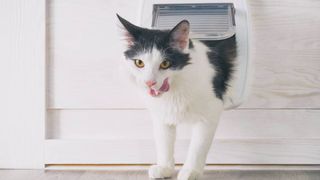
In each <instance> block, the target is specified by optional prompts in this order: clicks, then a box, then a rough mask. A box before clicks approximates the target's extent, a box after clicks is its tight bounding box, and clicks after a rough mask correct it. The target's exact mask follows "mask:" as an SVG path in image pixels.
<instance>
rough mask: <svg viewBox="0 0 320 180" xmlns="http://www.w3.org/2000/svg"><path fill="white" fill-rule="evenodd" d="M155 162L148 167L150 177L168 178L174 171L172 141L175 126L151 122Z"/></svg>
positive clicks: (173, 140) (173, 139)
mask: <svg viewBox="0 0 320 180" xmlns="http://www.w3.org/2000/svg"><path fill="white" fill-rule="evenodd" d="M153 125H154V128H153V129H154V130H153V131H154V137H155V143H156V152H157V164H156V165H153V166H151V167H150V168H149V177H150V178H169V177H171V176H172V175H173V173H174V142H175V137H176V126H175V125H167V124H165V123H163V122H156V121H154V122H153Z"/></svg>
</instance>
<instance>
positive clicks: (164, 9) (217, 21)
mask: <svg viewBox="0 0 320 180" xmlns="http://www.w3.org/2000/svg"><path fill="white" fill-rule="evenodd" d="M234 13H235V8H234V6H233V4H232V3H205V4H203V3H202V4H154V6H153V19H152V27H153V28H156V29H171V28H172V27H174V26H175V25H176V24H177V23H179V22H180V21H181V20H184V19H187V20H188V21H189V22H190V24H191V38H193V39H199V40H221V39H226V38H228V37H231V36H232V35H234V34H235V20H234Z"/></svg>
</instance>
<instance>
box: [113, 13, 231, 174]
mask: <svg viewBox="0 0 320 180" xmlns="http://www.w3.org/2000/svg"><path fill="white" fill-rule="evenodd" d="M117 17H118V19H119V21H120V23H121V24H122V26H123V29H124V31H125V35H124V36H125V40H126V44H127V49H126V50H125V51H124V56H125V58H126V62H125V65H126V69H127V70H128V71H129V74H130V76H131V78H132V80H133V81H134V83H135V84H136V85H137V87H138V88H139V89H141V92H142V94H143V96H144V99H145V100H146V104H147V107H148V109H149V111H150V113H151V116H152V118H153V126H154V128H153V129H154V138H155V144H156V153H157V164H156V165H152V166H151V167H150V168H149V177H150V178H170V177H172V176H173V173H174V165H175V161H174V143H175V136H176V126H177V125H179V124H180V123H190V124H191V126H192V137H191V143H190V147H189V150H188V155H187V159H186V161H185V163H184V165H183V167H182V169H181V170H180V171H179V173H178V180H195V179H199V178H200V177H201V175H202V172H203V169H204V167H205V162H206V157H207V154H208V151H209V148H210V146H211V142H212V140H213V137H214V133H215V129H216V126H217V123H218V121H219V118H220V115H221V113H222V111H223V110H224V109H225V105H224V104H225V99H226V98H227V96H228V93H229V91H231V89H232V81H233V72H234V71H235V67H236V66H235V59H236V57H237V46H236V36H235V35H233V36H232V37H229V38H227V39H225V40H219V41H197V40H194V39H191V38H190V37H189V36H190V35H189V34H190V23H189V22H188V21H187V20H182V21H181V22H179V23H178V24H177V25H176V26H175V27H173V28H172V29H171V30H157V29H147V28H142V27H138V26H136V25H134V24H132V23H130V22H128V21H127V20H125V19H124V18H122V17H120V16H119V15H118V14H117Z"/></svg>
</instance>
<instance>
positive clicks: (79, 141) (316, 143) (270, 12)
mask: <svg viewBox="0 0 320 180" xmlns="http://www.w3.org/2000/svg"><path fill="white" fill-rule="evenodd" d="M142 2H143V1H125V0H119V1H103V0H97V1H87V0H69V1H63V0H51V1H44V0H31V1H28V2H26V1H23V0H10V1H9V0H0V26H1V28H0V34H1V41H0V49H2V51H1V53H0V68H1V70H0V73H1V75H0V80H1V81H0V82H2V84H1V93H0V99H1V101H0V109H1V111H0V112H1V113H0V168H41V167H44V164H109V163H116V164H123V163H125V164H130V163H132V164H135V163H153V162H154V157H155V155H154V145H153V140H152V136H151V134H152V129H151V121H150V117H149V114H148V112H147V111H146V110H145V108H144V104H143V102H141V100H140V98H139V96H138V95H137V93H136V92H135V89H134V87H133V86H132V85H131V84H130V83H129V82H128V81H127V80H126V79H125V78H123V77H122V73H121V71H120V70H119V69H118V67H119V62H121V60H123V57H122V56H121V54H122V50H121V49H122V45H123V44H122V41H121V38H120V36H119V35H120V34H121V33H119V28H118V27H117V25H116V24H117V20H116V18H115V13H119V14H121V15H122V16H123V17H125V18H127V19H129V20H130V21H132V22H134V23H139V22H140V19H141V18H140V13H139V12H140V11H141V8H142V4H141V3H142ZM188 2H189V1H188ZM190 2H191V1H190ZM247 2H248V10H249V13H250V16H249V18H250V20H251V28H250V33H251V36H250V40H251V51H250V55H251V60H252V67H253V69H254V73H253V74H252V75H251V77H252V84H251V93H250V95H249V97H248V101H247V102H245V103H244V104H243V105H242V106H241V107H239V108H238V109H236V110H232V111H227V112H225V113H224V115H223V117H222V120H221V122H220V125H219V127H218V130H217V133H216V140H215V141H214V145H213V147H212V149H211V151H210V153H209V157H208V163H214V164H319V163H320V130H319V129H320V78H319V77H320V76H319V75H320V60H319V59H320V34H319V29H320V12H319V8H320V1H317V0H305V1H300V0H283V1H277V0H248V1H247ZM45 3H47V9H48V12H47V16H48V17H47V18H48V19H47V24H45V22H46V21H45V15H46V14H45V13H46V11H45V10H46V7H45ZM45 25H47V37H46V36H45V30H46V29H45ZM120 32H121V31H120ZM46 40H47V42H46V43H47V44H45V41H46ZM46 45H47V48H48V62H47V63H46V59H45V53H46V51H45V50H46ZM46 64H47V72H45V70H46V69H45V65H46ZM45 73H47V75H48V77H47V80H48V81H47V90H48V91H47V93H46V91H45V79H46V75H45ZM120 79H121V80H120ZM126 89H132V91H130V93H128V91H127V90H126ZM45 93H46V94H45ZM46 97H47V98H48V104H47V105H46V104H45V102H46V101H45V98H46ZM45 108H47V109H48V111H47V116H48V118H47V119H46V118H45ZM45 123H46V127H45ZM189 132H190V128H189V127H187V126H183V127H180V128H179V134H178V142H177V146H176V147H177V148H176V149H177V150H176V152H177V155H176V159H177V161H178V162H183V160H184V158H185V151H186V149H187V145H188V140H187V139H188V137H189V134H190V133H189ZM45 133H46V134H45ZM128 149H130V151H128Z"/></svg>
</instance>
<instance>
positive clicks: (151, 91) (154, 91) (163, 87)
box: [149, 78, 170, 97]
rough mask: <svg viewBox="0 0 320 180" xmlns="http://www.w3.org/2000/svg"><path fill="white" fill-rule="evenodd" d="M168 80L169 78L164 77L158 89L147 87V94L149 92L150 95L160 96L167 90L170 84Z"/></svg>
mask: <svg viewBox="0 0 320 180" xmlns="http://www.w3.org/2000/svg"><path fill="white" fill-rule="evenodd" d="M168 81H169V79H168V78H166V79H165V80H164V81H163V83H162V85H161V87H160V88H159V89H158V90H157V89H154V88H152V87H151V88H150V89H149V94H150V95H151V96H152V97H157V96H160V95H161V94H163V93H165V92H167V91H169V89H170V85H169V82H168Z"/></svg>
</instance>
